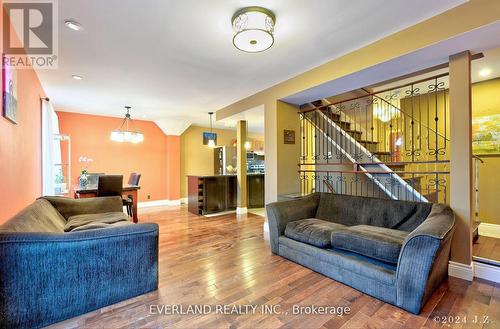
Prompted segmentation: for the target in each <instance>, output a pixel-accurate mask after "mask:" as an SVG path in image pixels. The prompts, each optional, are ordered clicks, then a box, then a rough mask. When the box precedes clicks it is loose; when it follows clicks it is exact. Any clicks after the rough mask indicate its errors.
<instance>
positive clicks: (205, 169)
mask: <svg viewBox="0 0 500 329" xmlns="http://www.w3.org/2000/svg"><path fill="white" fill-rule="evenodd" d="M204 131H210V128H207V127H199V126H191V127H189V128H188V129H186V131H184V133H183V134H182V135H181V198H186V197H187V175H213V174H214V150H213V149H211V148H209V147H208V146H206V145H203V132H204ZM213 131H214V132H215V133H217V145H218V146H224V145H225V146H230V145H231V141H232V140H235V139H236V130H229V129H213ZM249 137H250V139H251V140H259V141H262V140H263V136H262V135H259V134H249Z"/></svg>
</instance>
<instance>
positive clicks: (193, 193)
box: [188, 174, 264, 215]
mask: <svg viewBox="0 0 500 329" xmlns="http://www.w3.org/2000/svg"><path fill="white" fill-rule="evenodd" d="M247 192H248V195H247V198H248V207H249V208H261V207H264V175H263V174H262V175H248V176H247ZM237 195H238V179H237V177H236V176H235V175H220V176H188V211H189V212H191V213H193V214H197V215H206V214H213V213H217V212H222V211H228V210H235V209H236V206H237Z"/></svg>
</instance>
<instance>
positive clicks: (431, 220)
mask: <svg viewBox="0 0 500 329" xmlns="http://www.w3.org/2000/svg"><path fill="white" fill-rule="evenodd" d="M454 228H455V217H454V214H453V211H452V210H451V209H450V208H449V207H447V206H444V205H438V204H435V205H433V206H432V209H431V212H430V213H429V215H428V216H427V218H426V219H425V220H424V221H423V222H422V223H421V224H420V225H419V226H418V227H417V228H416V229H415V230H414V231H412V232H411V233H410V234H409V235H408V236H407V237H406V239H405V241H404V243H403V247H402V248H401V253H400V255H399V261H398V267H397V271H396V285H397V305H398V306H400V307H403V308H405V309H407V310H411V311H412V312H413V313H415V314H418V313H419V312H420V309H421V308H422V306H423V305H424V304H425V302H426V301H427V299H428V298H429V297H430V294H431V293H432V291H434V289H435V288H436V287H437V285H439V284H440V283H441V281H442V280H443V279H444V277H445V276H446V274H447V270H448V260H449V258H450V248H451V238H452V236H453V232H454Z"/></svg>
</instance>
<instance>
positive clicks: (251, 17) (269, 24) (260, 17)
mask: <svg viewBox="0 0 500 329" xmlns="http://www.w3.org/2000/svg"><path fill="white" fill-rule="evenodd" d="M231 22H232V24H233V31H234V37H233V44H234V46H235V47H236V48H238V49H239V50H241V51H245V52H248V53H258V52H261V51H264V50H266V49H269V48H270V47H271V46H272V45H273V43H274V24H275V23H276V17H275V16H274V14H273V13H272V12H271V11H270V10H268V9H266V8H262V7H246V8H242V9H240V10H238V11H237V12H236V13H235V14H234V15H233V18H232V19H231Z"/></svg>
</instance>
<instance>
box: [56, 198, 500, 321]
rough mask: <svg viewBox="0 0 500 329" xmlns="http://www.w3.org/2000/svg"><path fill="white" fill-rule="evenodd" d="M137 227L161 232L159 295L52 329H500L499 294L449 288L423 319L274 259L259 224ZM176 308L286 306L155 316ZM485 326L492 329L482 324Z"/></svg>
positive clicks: (482, 288)
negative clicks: (309, 309)
mask: <svg viewBox="0 0 500 329" xmlns="http://www.w3.org/2000/svg"><path fill="white" fill-rule="evenodd" d="M139 218H140V219H139V220H140V222H155V223H158V224H159V225H160V259H159V262H160V274H159V289H158V291H155V292H152V293H149V294H146V295H142V296H139V297H136V298H132V299H129V300H126V301H123V302H121V303H118V304H115V305H111V306H108V307H105V308H102V309H99V310H96V311H94V312H90V313H87V314H84V315H82V316H79V317H76V318H73V319H70V320H67V321H64V322H60V323H58V324H55V325H53V326H51V327H50V328H301V329H303V328H322V329H327V328H384V329H389V328H440V327H447V328H449V327H451V328H500V284H493V283H491V282H487V281H481V280H475V281H474V282H472V283H469V282H467V281H463V280H460V279H455V278H450V279H448V280H446V281H445V282H443V283H442V284H441V286H440V287H439V289H438V290H437V291H436V292H435V293H434V295H433V296H432V297H431V299H430V300H429V302H428V303H427V305H426V306H425V307H424V308H423V310H422V313H421V314H420V315H418V316H416V315H413V314H410V313H408V312H406V311H403V310H401V309H399V308H397V307H394V306H392V305H389V304H386V303H383V302H381V301H379V300H377V299H375V298H372V297H370V296H368V295H365V294H363V293H361V292H359V291H357V290H354V289H352V288H350V287H348V286H346V285H343V284H341V283H339V282H336V281H334V280H331V279H329V278H326V277H324V276H323V275H321V274H318V273H315V272H313V271H311V270H309V269H307V268H305V267H302V266H300V265H298V264H295V263H293V262H290V261H288V260H286V259H284V258H281V257H279V256H276V255H273V254H272V253H271V250H270V247H269V244H268V242H267V241H265V240H264V239H263V232H262V224H263V218H262V217H260V216H257V215H253V214H248V215H243V216H239V217H237V216H236V215H234V214H230V215H225V216H220V217H212V218H205V217H198V216H195V215H192V214H189V213H188V212H187V209H186V208H184V207H182V208H179V207H170V208H159V209H153V210H149V211H147V212H142V213H141V214H140V217H139ZM138 280H140V278H138ZM172 304H176V305H179V304H181V305H184V306H185V307H187V306H188V305H190V304H194V305H201V304H207V305H212V306H215V305H223V304H231V305H247V304H250V305H258V306H259V308H258V310H260V305H280V306H281V308H280V309H279V310H280V311H281V313H280V314H266V313H262V312H257V313H256V314H254V315H253V314H234V315H221V314H215V313H214V312H212V313H209V314H204V315H203V314H202V315H166V314H157V313H158V312H157V311H153V312H151V308H150V306H151V305H152V306H153V308H154V307H156V306H155V305H159V306H160V307H161V305H172ZM293 305H301V306H310V305H316V306H338V307H341V306H348V307H349V308H350V313H349V314H344V315H342V316H336V315H313V314H309V315H308V314H302V315H293V314H291V313H292V312H291V311H292V306H293ZM285 312H288V313H289V314H288V315H286V314H285ZM484 316H488V320H489V322H488V323H479V322H480V320H483V317H484ZM435 318H436V319H438V318H439V320H440V321H434V320H433V319H435ZM465 320H466V321H467V322H464V321H465ZM474 320H476V322H477V323H473V321H474ZM450 322H452V323H450Z"/></svg>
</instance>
